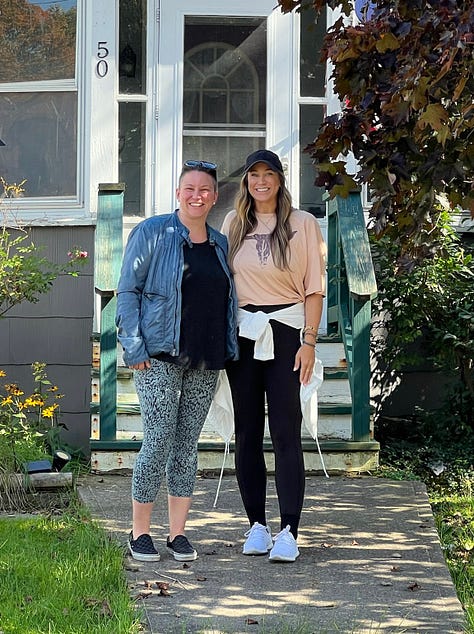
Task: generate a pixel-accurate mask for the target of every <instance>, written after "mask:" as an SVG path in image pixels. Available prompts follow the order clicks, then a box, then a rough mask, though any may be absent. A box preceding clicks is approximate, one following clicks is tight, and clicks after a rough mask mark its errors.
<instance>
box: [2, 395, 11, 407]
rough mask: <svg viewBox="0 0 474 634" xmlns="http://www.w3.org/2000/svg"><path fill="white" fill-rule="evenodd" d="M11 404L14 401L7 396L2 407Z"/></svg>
mask: <svg viewBox="0 0 474 634" xmlns="http://www.w3.org/2000/svg"><path fill="white" fill-rule="evenodd" d="M10 403H13V399H12V397H11V396H6V397H5V398H4V399H3V400H2V405H10Z"/></svg>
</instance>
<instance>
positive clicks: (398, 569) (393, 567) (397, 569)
mask: <svg viewBox="0 0 474 634" xmlns="http://www.w3.org/2000/svg"><path fill="white" fill-rule="evenodd" d="M390 570H391V571H392V572H400V566H392V567H391V568H390Z"/></svg>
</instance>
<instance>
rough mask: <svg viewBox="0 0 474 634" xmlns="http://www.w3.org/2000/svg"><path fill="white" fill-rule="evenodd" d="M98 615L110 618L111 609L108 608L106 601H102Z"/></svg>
mask: <svg viewBox="0 0 474 634" xmlns="http://www.w3.org/2000/svg"><path fill="white" fill-rule="evenodd" d="M100 614H101V616H107V617H108V618H110V617H111V616H112V608H111V607H110V604H109V602H108V601H106V600H104V601H102V605H101V607H100Z"/></svg>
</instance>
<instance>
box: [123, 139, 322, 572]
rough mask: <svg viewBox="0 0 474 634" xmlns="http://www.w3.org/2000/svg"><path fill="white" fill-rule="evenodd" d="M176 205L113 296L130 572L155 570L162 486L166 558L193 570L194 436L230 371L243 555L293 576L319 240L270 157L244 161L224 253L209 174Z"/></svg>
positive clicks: (183, 186)
mask: <svg viewBox="0 0 474 634" xmlns="http://www.w3.org/2000/svg"><path fill="white" fill-rule="evenodd" d="M176 193H177V198H178V201H179V209H178V210H177V211H176V212H175V213H174V214H169V215H166V216H155V217H153V218H150V219H148V220H145V221H144V222H142V223H140V224H139V225H138V226H137V227H136V228H135V229H134V231H133V232H132V234H131V236H130V239H129V242H128V245H127V249H126V251H125V256H124V261H123V266H122V273H121V278H120V283H119V287H118V310H117V325H118V328H119V340H120V342H121V343H122V345H123V347H124V350H125V354H124V360H125V362H126V363H127V364H128V365H129V367H131V368H133V369H134V370H135V373H134V375H135V383H136V388H137V393H138V396H139V400H140V406H141V410H142V417H143V426H144V438H143V444H142V448H141V451H140V453H139V454H138V457H137V461H136V465H135V468H134V473H133V484H132V498H133V502H132V507H133V528H132V532H131V533H130V537H129V542H128V546H129V549H130V552H131V554H132V556H133V557H134V558H135V559H140V560H145V561H147V560H151V561H154V560H157V559H159V554H158V552H157V551H156V549H155V546H154V544H153V541H152V539H151V537H150V535H149V531H150V522H151V513H152V510H153V504H154V500H155V497H156V495H157V492H158V490H159V487H160V484H161V482H162V480H163V479H164V477H165V475H166V479H167V486H168V510H169V523H170V530H169V536H168V539H167V548H168V550H169V551H170V552H171V554H172V555H173V556H174V558H175V559H177V560H179V561H185V560H190V559H195V558H196V557H197V553H196V551H195V549H194V548H193V546H192V545H191V544H190V542H189V541H188V539H187V537H186V536H185V523H186V519H187V516H188V513H189V509H190V505H191V496H192V492H193V487H194V482H195V477H196V468H197V442H198V438H199V434H200V432H201V429H202V426H203V423H204V420H205V418H206V416H207V413H208V410H209V407H210V404H211V400H212V397H213V394H214V389H215V385H216V381H217V373H218V371H219V370H220V369H222V368H223V367H224V365H225V367H226V370H227V374H228V377H229V382H230V386H231V391H232V399H233V405H234V411H235V443H236V449H235V461H236V473H237V480H238V484H239V489H240V493H241V496H242V500H243V504H244V507H245V511H246V513H247V516H248V520H249V523H250V529H249V531H248V532H247V533H246V537H247V539H246V541H245V544H244V546H243V554H244V555H263V554H267V553H268V551H270V560H271V561H285V562H293V561H295V560H296V558H297V557H298V556H299V550H298V546H297V541H296V540H297V536H298V527H299V522H300V517H301V511H302V506H303V498H304V489H305V470H304V461H303V451H302V445H301V423H302V414H301V404H300V385H301V384H305V385H306V384H307V383H308V382H309V381H310V379H311V376H312V372H313V367H314V363H315V346H316V338H317V332H318V328H319V322H320V319H321V313H322V305H323V297H324V293H325V244H324V241H323V238H322V235H321V231H320V228H319V225H318V222H317V220H316V219H315V218H314V217H313V216H312V215H311V214H309V213H307V212H304V211H300V210H296V209H294V208H293V207H292V203H291V197H290V194H289V191H288V189H287V187H286V183H285V177H284V173H283V167H282V164H281V161H280V159H279V157H278V156H277V155H276V154H275V153H273V152H271V151H269V150H258V151H256V152H254V153H252V154H251V155H250V156H248V157H247V160H246V164H245V169H244V174H243V176H242V180H241V184H240V192H239V195H238V197H237V199H236V206H235V207H236V208H235V210H234V211H232V212H230V213H229V214H228V215H227V217H226V219H225V221H224V224H223V227H222V233H223V234H225V236H227V238H228V243H229V252H228V253H227V241H226V238H225V237H224V235H222V234H221V233H219V232H216V231H214V230H213V229H211V228H210V227H209V226H208V225H207V222H206V221H207V216H208V214H209V212H210V211H211V209H212V206H213V204H215V201H216V200H217V179H216V166H215V165H214V164H212V163H207V162H202V161H188V162H187V163H185V165H184V167H183V171H182V173H181V176H180V180H179V187H178V189H177V192H176ZM229 269H230V270H231V271H232V272H233V278H234V281H233V279H232V275H231V273H230V270H229ZM234 282H235V290H236V293H237V299H238V306H239V309H238V315H237V310H236V301H235V293H234ZM236 319H238V327H239V338H238V346H237V336H236V325H237V324H236ZM237 348H239V352H237ZM238 356H239V359H238V360H237V357H238ZM265 401H266V402H267V405H268V423H269V429H270V435H271V439H272V444H273V449H274V453H275V479H276V488H277V495H278V502H279V507H280V530H279V532H278V534H277V535H276V536H275V537H273V538H272V534H271V531H270V528H269V526H268V524H267V519H266V484H267V472H266V465H265V459H264V452H263V437H264V427H265Z"/></svg>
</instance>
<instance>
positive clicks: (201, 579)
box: [196, 576, 207, 581]
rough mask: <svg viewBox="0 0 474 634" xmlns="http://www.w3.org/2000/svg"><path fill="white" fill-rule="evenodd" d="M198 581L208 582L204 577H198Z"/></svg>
mask: <svg viewBox="0 0 474 634" xmlns="http://www.w3.org/2000/svg"><path fill="white" fill-rule="evenodd" d="M196 581H207V577H202V576H199V577H196Z"/></svg>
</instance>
